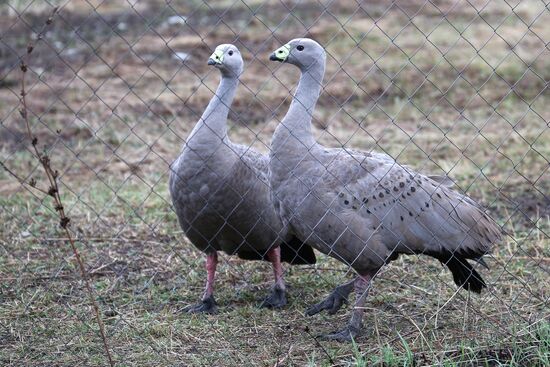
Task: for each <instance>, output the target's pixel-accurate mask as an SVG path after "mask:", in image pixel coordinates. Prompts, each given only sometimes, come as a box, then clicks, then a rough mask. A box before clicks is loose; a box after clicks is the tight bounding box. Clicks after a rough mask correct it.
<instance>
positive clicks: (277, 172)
mask: <svg viewBox="0 0 550 367" xmlns="http://www.w3.org/2000/svg"><path fill="white" fill-rule="evenodd" d="M270 60H272V61H279V62H284V63H288V64H292V65H295V66H297V67H298V68H299V69H300V71H301V77H300V82H299V85H298V88H297V90H296V93H295V95H294V98H293V100H292V103H291V105H290V108H289V110H288V112H287V114H286V116H285V117H284V119H283V120H282V121H281V123H280V124H279V125H278V126H277V128H276V130H275V133H274V135H273V139H272V146H271V153H270V171H271V176H270V185H271V189H272V192H273V197H274V198H275V206H276V207H277V208H278V210H279V214H280V216H281V218H282V219H283V221H284V222H285V223H288V224H289V225H290V226H291V230H292V231H293V232H294V233H295V234H296V236H297V237H298V238H299V239H300V240H302V241H304V240H307V242H308V244H310V245H311V246H313V247H314V248H316V249H317V250H319V251H321V252H323V253H325V254H327V255H329V256H332V257H334V258H336V259H338V260H340V261H342V262H344V263H345V264H347V265H349V266H351V267H352V268H353V269H354V270H355V272H356V273H357V274H358V276H357V277H356V278H355V280H353V281H352V282H349V283H346V284H343V285H341V286H339V287H337V288H336V289H335V290H334V291H333V292H332V293H331V294H330V295H329V296H328V297H327V299H325V300H324V301H323V302H320V303H318V304H316V305H314V306H313V307H311V308H310V309H308V311H307V314H309V315H313V314H316V313H318V312H320V311H322V310H328V312H329V313H334V312H336V311H337V310H338V309H339V308H340V307H341V305H342V303H343V302H344V301H346V300H347V297H348V295H349V294H350V292H351V291H352V289H354V290H355V292H356V303H355V307H354V309H353V311H352V316H351V319H350V321H349V324H348V325H347V327H346V328H344V329H343V330H341V331H338V332H335V333H331V334H328V335H326V337H327V338H329V339H335V340H350V339H351V338H353V337H355V336H356V335H357V334H358V333H359V331H360V329H361V327H362V317H363V309H364V304H365V299H366V297H367V294H368V290H369V289H370V285H371V280H372V279H373V278H374V276H375V275H376V274H377V273H378V271H379V270H380V269H381V268H382V267H383V266H384V265H385V264H387V263H388V262H390V261H392V260H395V259H396V258H397V257H398V256H399V254H424V255H428V256H432V257H434V258H436V259H438V260H439V261H441V262H442V263H443V264H444V265H446V266H447V267H448V268H449V270H450V271H451V272H452V275H453V279H454V282H455V283H456V284H457V285H458V286H462V287H464V288H466V289H468V290H470V291H473V292H477V293H479V292H480V291H481V289H482V288H484V287H485V286H486V285H485V282H484V281H483V279H482V278H481V276H480V274H479V273H478V272H477V271H476V270H475V269H474V268H473V267H472V265H471V264H470V263H469V262H468V259H472V260H475V261H478V262H481V263H483V261H482V260H481V257H482V256H483V255H485V254H486V253H487V252H489V251H490V249H491V245H492V244H493V243H495V242H496V241H498V240H499V239H500V236H501V231H500V228H499V227H498V225H497V224H496V223H495V222H494V221H493V220H492V219H491V218H490V217H489V216H487V215H486V214H485V213H484V211H483V210H482V209H481V208H480V207H479V206H478V205H477V204H476V203H475V202H474V201H473V200H472V199H470V198H468V197H467V196H465V195H462V194H460V193H458V192H456V191H453V190H452V189H451V188H450V185H449V184H448V181H449V180H446V179H445V178H441V177H439V176H426V175H423V174H421V173H418V172H415V171H413V170H412V169H411V168H409V167H406V166H402V165H399V164H398V163H397V162H395V160H394V159H393V158H391V157H390V156H387V155H385V154H380V153H368V152H362V151H357V150H350V149H343V148H327V147H324V146H322V145H320V144H318V143H317V142H316V141H315V139H314V137H313V135H312V131H311V129H312V128H311V119H312V113H313V110H314V108H315V104H316V102H317V99H318V97H319V93H320V91H321V82H322V80H323V76H324V72H325V62H326V55H325V51H324V49H323V47H321V46H320V45H319V44H318V43H317V42H315V41H313V40H311V39H307V38H299V39H294V40H292V41H290V42H289V43H288V44H286V45H284V46H282V47H280V48H279V49H277V50H276V51H275V52H274V53H273V54H272V55H271V56H270Z"/></svg>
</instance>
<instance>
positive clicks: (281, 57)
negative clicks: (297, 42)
mask: <svg viewBox="0 0 550 367" xmlns="http://www.w3.org/2000/svg"><path fill="white" fill-rule="evenodd" d="M289 55H290V45H289V44H288V43H287V44H286V45H284V46H281V47H279V48H278V49H276V50H275V51H274V52H273V53H272V54H271V55H270V56H269V60H271V61H279V62H285V61H286V60H287V59H288V56H289Z"/></svg>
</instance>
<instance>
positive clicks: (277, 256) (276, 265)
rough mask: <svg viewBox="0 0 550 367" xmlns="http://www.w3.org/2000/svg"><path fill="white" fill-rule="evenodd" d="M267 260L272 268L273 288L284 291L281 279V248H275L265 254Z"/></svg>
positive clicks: (283, 283)
mask: <svg viewBox="0 0 550 367" xmlns="http://www.w3.org/2000/svg"><path fill="white" fill-rule="evenodd" d="M267 258H268V259H269V261H270V262H271V265H272V266H273V275H274V276H275V287H277V288H279V289H282V290H284V289H285V280H284V278H283V267H282V265H281V248H280V247H278V246H277V247H275V248H272V249H271V250H269V251H268V252H267Z"/></svg>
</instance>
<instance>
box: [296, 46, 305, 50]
mask: <svg viewBox="0 0 550 367" xmlns="http://www.w3.org/2000/svg"><path fill="white" fill-rule="evenodd" d="M296 49H297V50H298V51H303V50H304V46H302V45H300V46H298V47H296Z"/></svg>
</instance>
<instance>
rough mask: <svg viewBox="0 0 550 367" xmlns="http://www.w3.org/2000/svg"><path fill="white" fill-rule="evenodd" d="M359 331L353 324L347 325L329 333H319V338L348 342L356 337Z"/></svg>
mask: <svg viewBox="0 0 550 367" xmlns="http://www.w3.org/2000/svg"><path fill="white" fill-rule="evenodd" d="M359 331H360V329H358V328H356V327H354V326H351V325H348V326H347V327H346V328H345V329H343V330H340V331H336V332H334V333H330V334H325V335H321V338H322V339H325V340H334V341H338V342H350V341H352V340H354V339H355V338H356V337H357V335H359Z"/></svg>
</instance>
